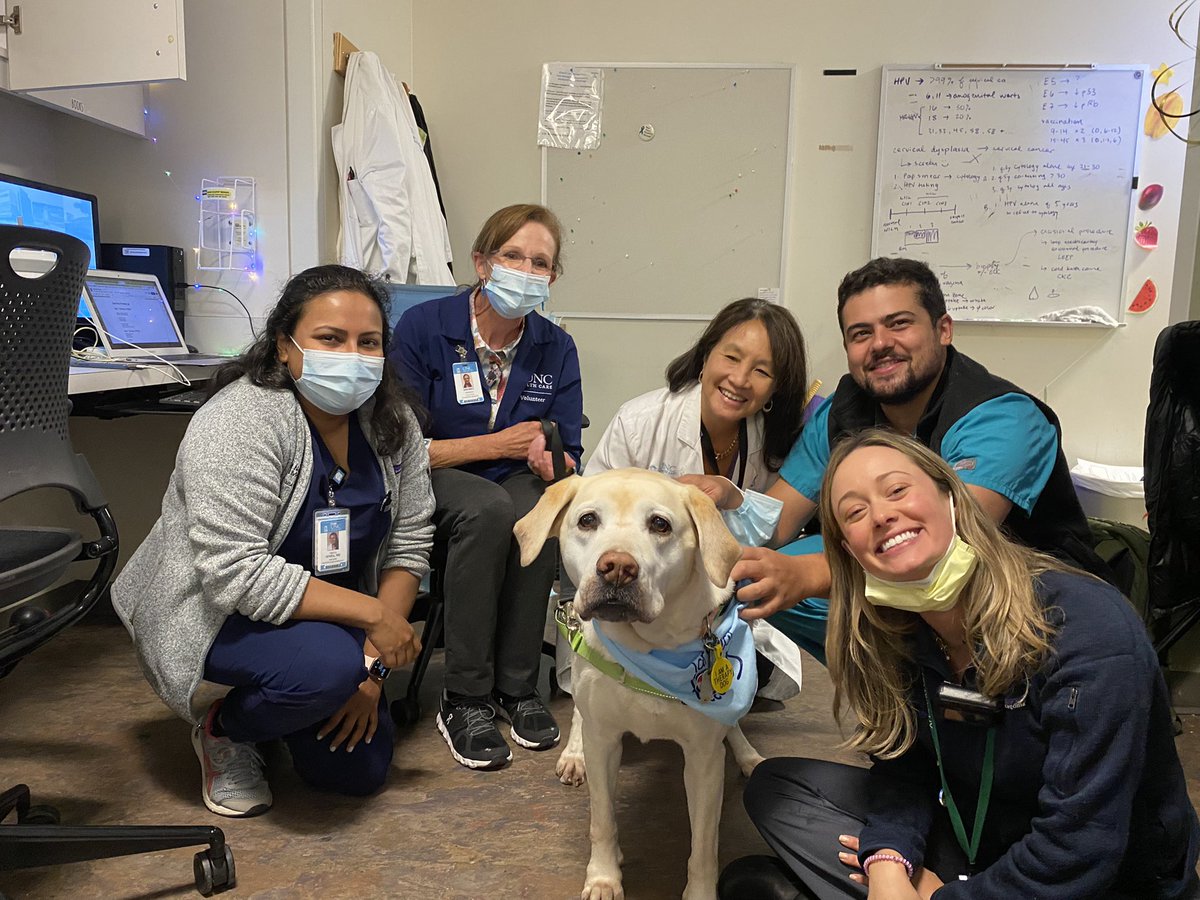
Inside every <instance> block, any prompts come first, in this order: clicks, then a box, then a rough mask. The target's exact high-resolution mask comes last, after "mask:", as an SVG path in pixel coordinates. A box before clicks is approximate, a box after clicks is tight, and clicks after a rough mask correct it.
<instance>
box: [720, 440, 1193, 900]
mask: <svg viewBox="0 0 1200 900" xmlns="http://www.w3.org/2000/svg"><path fill="white" fill-rule="evenodd" d="M820 509H821V522H822V525H823V527H824V529H825V553H826V557H827V559H828V561H829V566H830V570H831V573H832V576H833V577H832V586H833V589H832V592H831V602H830V618H829V638H828V641H827V647H828V652H829V672H830V676H831V677H832V679H833V682H834V689H835V693H834V712H835V714H838V713H840V712H841V711H842V709H843V708H846V709H848V710H849V712H850V718H851V720H852V722H853V733H852V735H851V736H850V738H849V739H848V740H847V742H846V746H847V747H849V748H850V749H854V750H859V751H862V752H865V753H867V754H869V755H870V756H871V757H872V760H873V762H874V765H873V766H872V767H871V768H870V769H859V768H855V767H852V766H845V765H840V764H837V763H830V762H822V761H817V760H804V759H775V760H768V761H767V762H766V763H763V764H762V765H760V766H759V768H758V769H757V770H756V771H755V773H754V776H753V777H752V778H751V780H750V783H749V784H748V785H747V787H746V795H745V803H746V808H747V810H748V811H749V813H750V816H751V818H752V819H753V820H754V822H755V825H756V826H757V827H758V829H759V831H760V832H762V834H763V836H764V837H765V838H766V840H767V842H768V843H769V844H770V845H771V847H772V849H773V850H775V852H776V853H777V854H778V858H773V857H748V858H746V859H742V860H738V861H737V862H735V863H734V864H733V865H731V866H730V867H729V868H728V869H727V870H726V872H725V874H724V875H723V877H722V885H721V895H722V896H723V897H734V896H743V897H744V896H778V897H804V898H807V897H817V898H821V900H825V898H835V897H836V898H841V897H862V896H867V897H870V898H905V900H911V898H914V897H921V898H928V897H931V896H933V895H935V894H936V896H937V897H938V900H952V898H956V897H971V898H997V900H999V898H1013V897H1046V898H1050V897H1052V898H1055V900H1061V898H1071V897H1081V898H1082V897H1086V898H1089V900H1094V898H1119V897H1121V898H1124V897H1129V898H1132V897H1137V898H1146V900H1151V898H1178V897H1197V896H1200V885H1198V884H1197V878H1196V872H1195V867H1196V860H1197V852H1198V847H1200V824H1198V823H1197V818H1196V813H1195V810H1194V809H1193V808H1192V805H1191V803H1190V802H1189V800H1188V794H1187V785H1186V783H1185V781H1184V776H1183V770H1182V768H1181V766H1180V764H1179V757H1178V756H1177V754H1176V752H1175V745H1174V739H1173V736H1172V735H1173V729H1172V721H1171V712H1170V704H1169V701H1168V697H1167V691H1166V686H1165V683H1164V682H1163V679H1162V675H1161V673H1160V671H1159V665H1158V660H1157V658H1156V657H1155V654H1154V651H1153V649H1152V648H1151V646H1150V643H1149V640H1148V639H1147V637H1146V635H1145V631H1144V628H1143V627H1142V624H1141V622H1140V621H1139V619H1138V617H1137V616H1136V615H1135V614H1134V612H1133V610H1132V609H1131V608H1130V606H1129V604H1128V603H1127V602H1126V601H1125V599H1124V598H1123V597H1122V596H1121V595H1120V594H1119V593H1118V592H1117V591H1116V590H1115V589H1114V588H1112V587H1110V586H1108V585H1107V584H1105V583H1103V582H1101V581H1099V580H1097V579H1095V578H1092V577H1091V576H1088V575H1085V574H1083V573H1080V572H1077V571H1074V570H1071V569H1067V568H1064V566H1063V565H1062V564H1061V563H1059V562H1057V561H1055V560H1053V559H1051V558H1050V557H1048V556H1044V555H1042V554H1039V553H1036V552H1034V551H1032V550H1029V549H1027V548H1025V547H1022V546H1020V545H1017V544H1014V543H1011V542H1009V541H1008V540H1007V539H1005V537H1004V536H1003V535H1002V534H1001V533H1000V532H999V530H998V529H997V527H996V526H995V525H994V524H993V523H992V521H991V520H990V519H989V518H988V517H987V515H986V514H984V513H983V511H982V510H981V509H980V508H979V507H978V506H977V505H976V503H975V501H974V500H973V499H972V497H971V495H970V493H969V492H968V491H967V489H966V488H965V487H964V485H963V484H962V482H961V481H959V479H958V477H957V476H956V475H955V474H954V472H953V470H952V469H951V468H950V467H949V466H948V465H947V464H946V463H945V462H944V461H943V460H941V459H940V458H939V457H937V456H936V455H935V454H933V453H932V452H930V451H929V450H928V449H926V448H925V447H922V446H921V445H919V444H917V443H916V442H915V441H912V440H910V439H909V438H906V437H902V436H900V435H897V434H895V433H894V432H890V431H884V430H876V429H873V430H869V431H865V432H862V433H861V434H859V435H856V436H855V437H853V438H850V439H848V440H846V441H844V442H843V443H841V444H839V445H838V446H837V447H836V448H835V449H834V451H833V454H832V457H831V459H830V463H829V467H828V468H827V470H826V473H825V479H824V482H823V484H822V488H821V504H820ZM771 892H773V893H771Z"/></svg>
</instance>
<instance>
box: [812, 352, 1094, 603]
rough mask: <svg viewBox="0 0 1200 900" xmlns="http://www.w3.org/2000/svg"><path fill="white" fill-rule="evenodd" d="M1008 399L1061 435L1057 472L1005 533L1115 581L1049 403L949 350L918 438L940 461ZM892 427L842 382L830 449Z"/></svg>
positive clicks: (833, 409) (848, 381) (1015, 513)
mask: <svg viewBox="0 0 1200 900" xmlns="http://www.w3.org/2000/svg"><path fill="white" fill-rule="evenodd" d="M1004 394H1021V395H1023V396H1025V397H1028V398H1029V399H1030V400H1032V401H1033V403H1034V405H1036V406H1037V408H1038V409H1040V410H1041V411H1042V414H1043V415H1044V416H1045V417H1046V419H1047V420H1048V421H1049V422H1050V424H1051V425H1053V426H1054V431H1055V433H1056V434H1057V435H1058V450H1057V453H1056V455H1055V458H1054V468H1053V469H1052V470H1051V472H1050V478H1049V479H1048V480H1047V481H1046V486H1045V487H1043V488H1042V493H1041V495H1040V496H1039V497H1038V498H1037V502H1036V503H1034V505H1033V511H1032V512H1031V513H1029V514H1028V515H1026V514H1025V511H1024V510H1023V509H1021V508H1020V507H1019V506H1017V505H1016V504H1013V508H1012V510H1011V511H1010V512H1009V514H1008V517H1007V518H1006V519H1005V520H1004V523H1003V526H1004V530H1005V531H1007V532H1008V533H1009V534H1011V535H1012V536H1013V537H1015V538H1017V539H1018V540H1019V541H1021V542H1022V543H1024V544H1026V545H1028V546H1030V547H1033V548H1034V549H1037V550H1041V551H1043V552H1045V553H1049V554H1051V555H1052V556H1056V557H1058V558H1059V559H1061V560H1063V561H1064V562H1067V563H1071V564H1072V565H1076V566H1078V567H1079V568H1081V569H1083V570H1084V571H1086V572H1091V573H1092V574H1093V575H1098V576H1099V577H1101V578H1103V579H1105V580H1106V581H1109V582H1111V581H1113V575H1112V573H1111V572H1110V571H1109V569H1108V567H1107V566H1106V565H1105V564H1104V562H1103V561H1102V560H1101V559H1100V558H1099V557H1098V556H1097V555H1096V553H1095V551H1094V550H1093V549H1092V536H1091V531H1090V529H1089V528H1088V524H1087V518H1086V517H1085V516H1084V514H1083V509H1082V508H1081V507H1080V505H1079V498H1078V497H1077V496H1076V495H1075V486H1074V485H1073V484H1072V483H1071V475H1070V472H1069V470H1068V468H1067V460H1066V458H1065V457H1064V456H1063V452H1062V428H1061V427H1060V426H1059V424H1058V417H1057V416H1056V415H1054V411H1053V410H1052V409H1050V407H1049V406H1047V405H1046V404H1045V403H1043V402H1042V401H1041V400H1039V399H1037V397H1034V396H1032V395H1030V394H1027V393H1026V392H1025V391H1023V390H1021V389H1020V388H1019V387H1017V386H1016V385H1015V384H1013V383H1012V382H1010V381H1005V380H1004V379H1003V378H998V377H997V376H995V375H993V374H992V373H991V372H989V371H988V370H987V369H985V368H984V367H983V366H981V365H980V364H979V363H977V362H975V360H973V359H971V358H970V357H968V356H964V355H963V354H962V353H959V352H958V351H957V350H955V349H954V348H953V347H947V348H946V367H945V369H943V371H942V377H941V378H940V379H939V380H938V384H937V387H936V388H935V389H934V392H933V396H932V397H930V398H929V405H928V406H927V407H926V408H925V412H924V413H923V414H922V416H921V420H920V422H918V423H917V430H916V432H915V433H914V434H913V437H914V438H916V439H917V440H918V441H920V442H921V443H922V444H924V445H925V446H926V447H928V448H929V449H930V450H932V451H933V452H934V453H937V454H938V455H941V452H942V439H943V438H944V437H945V436H946V432H947V431H949V430H950V428H951V427H952V426H953V425H954V424H955V423H956V422H957V421H958V420H959V419H961V418H962V417H963V416H965V415H966V414H967V413H969V412H970V411H971V410H973V409H974V408H975V407H977V406H979V405H980V404H982V403H986V402H987V401H988V400H993V399H995V398H996V397H1000V396H1003V395H1004ZM874 425H882V426H887V425H888V421H887V418H886V417H885V416H884V414H883V410H882V409H880V407H879V404H878V403H876V402H875V401H874V400H872V399H871V398H870V397H868V396H867V394H866V393H865V392H864V391H863V389H862V388H860V387H859V386H858V384H857V383H856V382H855V381H854V379H853V378H851V377H850V376H849V375H844V376H842V380H841V381H840V382H838V386H837V391H836V392H835V393H834V395H833V400H832V401H831V405H830V407H829V446H830V447H831V448H832V447H833V445H834V444H835V443H837V442H838V441H839V440H841V439H842V438H844V437H846V436H848V435H850V434H854V433H855V432H858V431H861V430H862V429H864V428H870V427H872V426H874Z"/></svg>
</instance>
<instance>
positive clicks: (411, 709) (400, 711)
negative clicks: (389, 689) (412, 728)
mask: <svg viewBox="0 0 1200 900" xmlns="http://www.w3.org/2000/svg"><path fill="white" fill-rule="evenodd" d="M391 710H392V721H393V722H395V723H396V724H397V725H401V726H405V727H407V726H409V725H416V724H417V722H418V721H419V720H420V718H421V704H420V703H419V702H418V701H416V700H414V699H412V698H411V697H401V698H400V699H399V700H393V701H392V707H391Z"/></svg>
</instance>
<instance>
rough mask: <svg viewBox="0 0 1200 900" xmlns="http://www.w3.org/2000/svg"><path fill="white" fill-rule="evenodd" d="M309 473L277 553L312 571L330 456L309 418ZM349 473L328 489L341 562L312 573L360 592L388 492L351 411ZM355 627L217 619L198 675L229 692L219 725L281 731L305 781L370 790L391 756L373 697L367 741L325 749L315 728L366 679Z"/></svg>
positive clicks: (382, 532)
mask: <svg viewBox="0 0 1200 900" xmlns="http://www.w3.org/2000/svg"><path fill="white" fill-rule="evenodd" d="M309 432H310V434H311V438H312V448H313V472H312V478H311V479H310V481H309V485H308V492H307V496H306V497H305V501H304V505H303V506H302V507H301V509H300V512H299V513H298V514H297V516H296V519H295V521H294V522H293V523H292V527H291V529H290V530H289V531H288V533H287V536H286V537H285V538H284V539H283V543H282V544H280V546H279V549H278V551H277V553H278V555H279V556H282V557H283V558H284V559H285V560H287V561H288V562H290V563H295V564H296V565H300V566H303V567H304V568H305V569H308V570H309V571H312V568H313V564H312V563H313V560H312V554H313V534H312V529H313V513H314V512H316V511H317V510H318V509H322V508H324V507H326V506H327V505H328V489H329V480H330V477H331V476H332V475H333V473H334V472H335V470H336V469H337V463H336V462H334V459H333V454H331V453H330V452H329V449H328V448H327V447H326V446H325V444H324V442H323V441H322V440H321V438H320V435H318V434H317V431H316V429H315V428H314V427H313V426H312V423H311V422H310V423H309ZM347 463H348V465H349V470H350V471H349V473H348V474H347V476H346V478H345V480H344V481H343V482H342V484H341V486H340V487H338V488H336V489H335V490H334V502H335V505H336V506H339V507H345V508H347V509H349V510H350V569H349V571H347V572H342V573H338V574H335V575H327V576H325V577H324V578H323V579H322V580H324V581H327V582H329V583H331V584H336V585H338V586H340V587H344V588H349V589H350V590H360V589H361V586H362V584H363V579H364V577H365V575H366V573H367V568H368V567H369V566H370V565H373V564H374V560H375V556H376V553H377V551H378V550H379V547H380V545H382V544H383V542H384V541H386V540H387V536H388V531H389V529H390V527H391V514H390V511H389V501H390V497H388V495H387V488H386V485H385V483H384V480H383V473H382V471H381V470H380V468H379V461H378V459H377V458H376V456H375V453H374V451H373V450H372V449H371V446H370V444H369V443H368V441H367V438H366V436H365V435H364V434H363V431H362V428H361V427H360V425H359V423H358V417H357V416H356V415H351V416H350V435H349V447H348V453H347ZM365 640H366V635H365V633H364V632H363V630H362V629H361V628H351V627H349V626H346V625H339V624H336V623H334V622H319V621H299V620H292V621H289V622H285V623H283V624H282V625H273V624H271V623H270V622H259V621H253V620H251V619H249V618H247V617H246V616H243V615H241V614H238V613H235V614H233V615H231V616H230V617H229V618H228V619H226V620H225V624H224V625H223V626H222V627H221V631H220V632H219V633H218V634H217V638H216V640H215V641H214V642H213V645H212V647H211V648H210V649H209V652H208V659H207V662H206V665H205V669H204V677H205V679H207V680H208V681H212V682H215V683H217V684H228V685H232V686H233V690H231V691H230V692H229V694H228V695H226V697H225V701H224V703H223V704H222V705H221V714H220V728H221V733H222V734H224V735H225V736H227V737H229V738H230V739H231V740H234V741H239V742H247V741H266V740H273V739H276V738H283V739H284V740H285V741H286V742H287V745H288V749H289V750H290V751H291V754H292V761H293V763H294V764H295V767H296V771H297V772H298V773H299V775H300V776H301V777H302V778H303V779H304V780H305V781H306V782H308V783H309V784H310V785H312V786H313V787H316V788H318V789H321V790H329V791H336V792H338V793H344V794H360V795H361V794H369V793H371V792H373V791H374V790H376V789H378V788H379V787H380V786H381V785H382V784H383V782H384V779H385V778H386V776H387V770H388V767H389V766H390V765H391V761H392V737H393V730H394V729H393V725H392V721H391V717H390V716H389V715H388V714H387V710H386V709H385V708H384V699H383V696H382V694H381V695H380V709H379V725H378V728H377V730H376V732H375V737H374V739H373V740H372V741H371V743H370V744H367V743H365V742H360V743H359V744H358V746H357V747H355V749H354V752H353V753H347V752H345V746H344V745H343V746H342V747H339V749H338V750H337V752H335V753H330V752H329V747H328V744H329V740H330V737H328V736H327V737H326V738H325V740H323V741H318V740H317V732H318V731H320V729H321V726H322V725H324V724H325V722H326V721H327V720H328V719H329V717H330V716H332V715H333V714H334V713H335V712H337V711H338V710H339V709H340V708H341V707H342V705H343V704H344V703H345V702H346V700H348V699H349V698H350V696H351V695H352V694H353V693H354V692H355V691H356V690H357V689H358V685H359V684H360V683H361V682H362V681H363V680H364V679H365V678H366V677H367V671H366V668H365V667H364V665H363V643H364V641H365Z"/></svg>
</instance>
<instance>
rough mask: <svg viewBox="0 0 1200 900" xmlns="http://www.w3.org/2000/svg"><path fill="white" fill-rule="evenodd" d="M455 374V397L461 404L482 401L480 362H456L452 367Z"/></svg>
mask: <svg viewBox="0 0 1200 900" xmlns="http://www.w3.org/2000/svg"><path fill="white" fill-rule="evenodd" d="M450 369H451V371H452V372H453V374H454V397H455V399H456V400H458V404H459V406H465V405H467V404H468V403H482V402H483V400H484V397H483V380H482V379H481V378H480V377H479V364H478V363H473V362H456V363H454V365H452V366H451V367H450Z"/></svg>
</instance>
